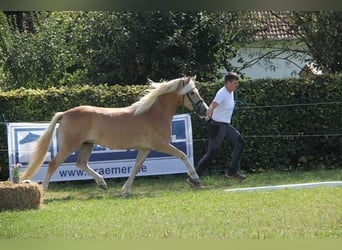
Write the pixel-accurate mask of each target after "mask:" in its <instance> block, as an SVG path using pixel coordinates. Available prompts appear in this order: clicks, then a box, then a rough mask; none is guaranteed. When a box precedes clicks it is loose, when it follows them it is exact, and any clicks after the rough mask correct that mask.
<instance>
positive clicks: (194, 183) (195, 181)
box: [186, 178, 204, 188]
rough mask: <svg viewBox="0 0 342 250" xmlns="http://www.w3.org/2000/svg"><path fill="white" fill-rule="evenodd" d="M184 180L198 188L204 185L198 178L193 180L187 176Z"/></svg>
mask: <svg viewBox="0 0 342 250" xmlns="http://www.w3.org/2000/svg"><path fill="white" fill-rule="evenodd" d="M186 182H187V183H188V184H189V185H190V186H192V187H198V188H203V187H204V186H203V185H202V183H201V181H200V180H194V179H191V178H188V179H186Z"/></svg>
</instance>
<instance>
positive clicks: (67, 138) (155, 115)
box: [20, 76, 208, 194]
mask: <svg viewBox="0 0 342 250" xmlns="http://www.w3.org/2000/svg"><path fill="white" fill-rule="evenodd" d="M195 79H196V77H195V76H193V77H181V78H177V79H173V80H171V81H168V82H166V81H165V82H161V83H154V82H150V88H149V89H148V90H147V91H146V92H147V93H146V94H145V95H144V96H143V97H142V98H140V100H138V101H137V102H135V103H133V104H132V105H130V106H127V107H121V108H105V107H95V106H77V107H74V108H72V109H69V110H66V111H65V112H57V113H55V115H54V116H53V118H52V120H51V121H50V124H49V126H48V127H47V129H46V130H45V131H44V133H43V135H42V136H41V137H40V138H39V140H38V143H37V144H36V147H35V149H34V152H33V155H32V157H31V159H30V161H29V164H28V167H27V169H26V170H25V171H24V172H23V173H22V174H21V176H20V179H21V180H26V179H30V178H32V177H33V176H34V175H35V174H36V172H37V171H38V169H39V168H40V167H41V165H42V164H43V162H44V159H45V156H46V153H47V151H48V148H49V145H50V142H51V138H52V135H53V131H54V128H55V126H56V124H57V123H59V130H58V140H59V144H60V148H59V151H58V153H57V154H56V156H55V157H54V158H53V159H52V160H51V161H50V162H49V163H48V169H47V172H46V175H45V177H44V180H43V190H45V191H46V190H47V189H48V184H49V182H50V179H51V176H52V175H53V173H54V172H55V171H56V170H57V168H58V167H59V166H60V164H62V163H63V162H64V161H65V160H66V159H67V158H68V156H69V155H70V154H72V153H73V152H75V151H79V155H78V159H77V161H76V166H77V167H78V168H80V169H82V170H83V171H85V172H86V173H87V174H89V175H90V176H92V177H93V178H94V180H95V182H96V183H97V184H98V186H99V187H101V188H103V189H107V183H106V182H105V180H104V178H103V177H102V176H101V175H100V174H98V173H97V172H96V171H94V170H93V169H92V168H91V167H90V166H89V164H88V161H89V157H90V155H91V152H92V149H93V145H94V144H98V145H101V146H104V147H107V148H111V149H118V150H125V149H126V150H127V149H136V150H137V151H138V154H137V157H136V161H135V164H134V167H133V170H132V171H131V173H130V176H129V177H128V179H127V181H126V182H125V184H124V185H123V187H122V191H123V193H124V194H130V193H131V186H132V183H133V181H134V178H135V176H136V175H137V173H138V172H139V170H140V168H141V166H142V164H143V162H144V161H145V159H146V157H147V156H148V154H149V153H150V151H151V150H155V151H159V152H162V153H166V154H169V155H172V156H175V157H177V158H179V159H181V160H182V161H183V162H184V164H185V166H186V168H187V172H188V175H189V178H188V180H187V181H188V182H189V184H193V185H194V186H200V185H201V181H200V179H199V176H198V174H197V172H196V170H195V168H194V167H193V166H192V164H191V163H190V161H189V160H188V158H187V156H186V155H185V154H184V153H183V152H182V151H180V150H179V149H177V148H176V147H174V146H173V145H171V144H170V138H171V122H172V118H173V116H174V114H175V113H176V110H177V107H178V106H184V107H185V108H187V109H189V110H190V111H194V112H195V113H197V114H198V115H199V116H200V117H205V115H206V111H207V109H208V106H207V104H206V103H205V101H204V100H203V99H202V97H201V95H200V94H199V91H198V89H197V88H196V86H195Z"/></svg>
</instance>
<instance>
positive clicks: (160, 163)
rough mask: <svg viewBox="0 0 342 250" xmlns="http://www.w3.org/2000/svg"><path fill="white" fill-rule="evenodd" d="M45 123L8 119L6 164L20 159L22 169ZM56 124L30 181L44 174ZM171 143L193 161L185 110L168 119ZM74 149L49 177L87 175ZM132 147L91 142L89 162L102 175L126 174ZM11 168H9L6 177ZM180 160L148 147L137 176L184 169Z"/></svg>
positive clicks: (53, 146) (55, 145) (52, 153)
mask: <svg viewBox="0 0 342 250" xmlns="http://www.w3.org/2000/svg"><path fill="white" fill-rule="evenodd" d="M48 124H49V123H8V125H7V132H8V133H7V134H8V156H9V165H10V166H12V165H13V164H16V163H21V164H22V165H23V169H21V171H24V169H25V168H26V167H27V165H28V162H29V160H30V158H31V154H32V151H33V149H34V147H35V144H36V142H37V141H38V139H39V137H40V136H41V135H42V134H43V132H44V131H45V129H46V128H47V126H48ZM57 137H58V126H56V129H55V133H54V136H53V139H52V141H51V144H50V148H49V151H48V153H47V155H46V158H45V161H44V164H43V166H42V168H40V170H39V172H38V173H37V174H36V175H35V176H34V177H33V180H34V181H37V182H41V181H43V178H44V176H45V172H46V170H47V166H48V163H49V161H50V160H51V159H52V158H53V157H54V156H55V155H56V153H57V152H58V149H59V145H58V140H57ZM170 140H171V143H172V145H174V146H175V147H177V148H178V149H180V150H182V151H183V152H184V153H185V154H186V155H187V157H188V159H189V160H190V162H191V163H192V164H193V161H194V159H193V145H192V126H191V117H190V115H189V114H181V115H175V116H174V117H173V120H172V137H171V138H170ZM77 156H78V152H75V153H73V154H72V155H70V156H69V157H68V158H67V160H66V161H65V162H64V163H63V164H62V165H61V166H60V167H59V168H58V169H57V171H56V172H55V173H54V175H53V176H52V179H51V181H69V180H86V179H91V178H92V177H90V176H88V174H87V173H85V172H84V171H83V170H81V169H79V168H77V167H76V165H75V162H76V159H77ZM136 156H137V151H136V150H133V149H132V150H115V149H114V150H112V149H109V148H104V147H102V146H101V145H94V148H93V152H92V155H91V157H90V160H89V165H90V167H91V168H93V169H94V170H95V171H96V172H98V173H99V174H101V175H102V176H103V177H104V178H117V177H128V176H129V174H130V172H131V171H132V169H133V166H134V162H135V158H136ZM11 172H12V171H10V173H9V174H10V177H11V178H12V176H11V174H12V173H11ZM186 172H187V170H186V167H185V166H184V164H183V162H182V161H181V160H179V159H178V158H176V157H173V156H170V155H167V154H163V153H159V152H156V151H151V153H150V154H149V156H148V157H147V158H146V160H145V162H144V165H143V166H142V168H141V169H140V172H139V174H138V176H139V175H140V176H148V175H163V174H176V173H186Z"/></svg>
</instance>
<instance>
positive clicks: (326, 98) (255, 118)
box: [0, 75, 342, 179]
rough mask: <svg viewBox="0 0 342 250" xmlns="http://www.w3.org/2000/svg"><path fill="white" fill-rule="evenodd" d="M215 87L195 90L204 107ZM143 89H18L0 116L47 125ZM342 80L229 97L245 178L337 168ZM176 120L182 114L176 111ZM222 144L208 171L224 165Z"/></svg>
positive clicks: (258, 83) (197, 152)
mask: <svg viewBox="0 0 342 250" xmlns="http://www.w3.org/2000/svg"><path fill="white" fill-rule="evenodd" d="M221 86H222V83H197V87H198V88H199V91H200V93H201V95H202V97H203V98H204V99H205V100H206V102H207V103H208V104H209V103H210V102H211V100H212V98H213V97H214V95H215V93H216V91H217V90H218V89H219V88H220V87H221ZM146 88H147V86H145V85H133V86H120V85H114V86H107V85H98V86H89V85H83V86H75V87H71V88H64V87H62V88H49V89H46V90H31V89H18V90H13V91H8V92H0V113H1V114H3V115H4V116H5V117H6V119H7V121H9V122H36V121H50V119H51V117H52V116H53V114H54V113H55V112H57V111H63V110H66V109H70V108H72V107H75V106H78V105H85V104H87V105H95V106H103V107H124V106H128V105H130V104H132V103H133V102H135V101H136V100H137V99H138V98H137V96H141V95H143V92H144V90H145V89H146ZM341 96H342V75H326V76H320V77H315V78H305V79H294V78H291V79H278V80H274V79H259V80H248V81H242V82H241V84H240V87H239V89H238V90H237V91H236V99H237V108H236V110H235V113H234V115H233V125H234V126H235V127H237V128H238V129H239V131H240V132H241V134H242V135H243V136H244V138H245V139H246V141H247V146H246V149H245V151H244V154H243V161H242V168H243V169H245V170H247V171H264V170H271V169H286V170H291V169H298V168H301V169H311V168H313V167H334V168H335V167H341V162H342V136H341V134H342V131H341V128H342V119H341V110H342V108H341V105H342V102H341V101H342V100H341ZM177 112H178V113H184V112H189V111H186V110H185V109H183V108H180V109H179V110H178V111H177ZM192 126H193V140H194V143H193V145H194V156H195V162H197V161H198V160H199V158H200V157H201V156H202V155H203V154H204V153H205V151H206V147H207V126H206V123H205V121H204V120H200V119H199V118H198V117H197V116H196V115H194V114H192ZM0 144H1V151H0V165H1V166H2V168H3V171H2V176H1V178H2V179H4V178H7V177H8V176H7V175H6V174H7V173H6V171H4V169H6V168H7V167H8V155H7V151H6V149H7V137H6V127H5V126H1V127H0ZM230 152H231V144H230V143H229V142H225V144H224V145H223V147H222V148H221V152H220V154H219V155H218V156H217V158H216V159H215V160H214V161H213V164H212V167H211V169H212V170H215V171H216V170H218V171H219V170H222V169H224V168H225V167H226V164H227V163H228V162H229V160H230Z"/></svg>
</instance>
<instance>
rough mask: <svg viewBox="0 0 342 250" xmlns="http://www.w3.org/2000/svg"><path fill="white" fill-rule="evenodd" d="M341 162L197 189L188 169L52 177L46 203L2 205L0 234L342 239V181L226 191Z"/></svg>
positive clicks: (210, 182) (215, 179) (329, 176)
mask: <svg viewBox="0 0 342 250" xmlns="http://www.w3.org/2000/svg"><path fill="white" fill-rule="evenodd" d="M340 180H342V170H325V171H323V170H322V171H311V172H291V173H287V172H286V173H279V172H269V173H263V174H253V175H249V176H248V178H247V179H246V180H245V181H244V182H243V183H238V182H234V181H228V180H226V179H224V178H223V177H222V176H221V175H210V176H206V177H204V178H203V182H204V184H206V185H207V188H205V189H193V188H191V187H189V186H188V184H187V183H186V182H185V175H169V176H160V177H138V178H137V179H136V181H135V182H134V183H133V188H132V192H133V195H131V196H130V197H128V198H127V197H126V198H124V197H122V196H121V193H120V192H121V186H122V185H123V183H124V181H125V179H113V180H108V186H109V190H108V191H103V190H101V189H99V188H98V187H97V186H96V184H95V183H93V182H88V181H85V182H84V181H83V182H73V183H51V184H50V187H49V190H48V192H47V193H46V197H45V202H44V207H43V208H41V209H39V210H27V211H6V212H1V213H0V238H1V239H5V238H6V239H331V238H339V239H342V187H319V188H313V189H286V190H278V191H260V192H244V193H227V192H224V191H223V190H225V189H228V188H237V187H251V186H265V185H278V184H292V183H304V182H317V181H340Z"/></svg>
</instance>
